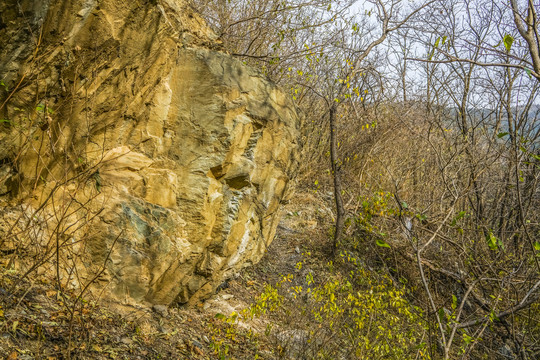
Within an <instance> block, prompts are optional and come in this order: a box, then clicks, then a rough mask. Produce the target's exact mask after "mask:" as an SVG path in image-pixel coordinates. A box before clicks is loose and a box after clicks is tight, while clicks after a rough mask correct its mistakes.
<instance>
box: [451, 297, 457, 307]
mask: <svg viewBox="0 0 540 360" xmlns="http://www.w3.org/2000/svg"><path fill="white" fill-rule="evenodd" d="M456 308H457V297H456V295H452V309H454V310H455V309H456Z"/></svg>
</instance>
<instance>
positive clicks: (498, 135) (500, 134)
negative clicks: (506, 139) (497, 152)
mask: <svg viewBox="0 0 540 360" xmlns="http://www.w3.org/2000/svg"><path fill="white" fill-rule="evenodd" d="M506 135H508V133H507V132H500V133H498V134H497V137H498V138H499V139H500V138H502V137H503V136H506Z"/></svg>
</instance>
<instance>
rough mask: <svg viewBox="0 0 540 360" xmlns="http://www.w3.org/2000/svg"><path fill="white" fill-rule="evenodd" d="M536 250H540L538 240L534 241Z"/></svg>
mask: <svg viewBox="0 0 540 360" xmlns="http://www.w3.org/2000/svg"><path fill="white" fill-rule="evenodd" d="M534 250H536V251H540V242H538V241H536V242H535V243H534Z"/></svg>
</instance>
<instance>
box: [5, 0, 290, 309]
mask: <svg viewBox="0 0 540 360" xmlns="http://www.w3.org/2000/svg"><path fill="white" fill-rule="evenodd" d="M18 4H19V5H18ZM0 80H2V84H3V85H2V88H1V89H0V106H1V109H0V119H1V120H2V123H0V202H1V203H2V204H1V206H2V207H3V210H2V213H1V218H0V221H1V222H2V226H0V236H3V238H4V240H3V241H2V242H1V243H0V248H1V247H2V246H3V247H4V248H8V247H11V248H10V249H11V250H10V253H11V252H14V253H16V254H27V256H26V258H25V257H24V256H23V255H20V256H18V258H17V261H15V262H12V263H16V264H18V265H17V266H19V267H20V268H24V269H31V268H32V266H34V267H35V269H36V271H37V270H38V269H48V270H47V271H52V272H54V271H55V270H54V269H55V268H56V265H57V264H56V260H55V259H56V256H55V252H56V251H57V250H58V251H59V252H60V254H59V256H58V261H59V263H60V264H58V265H59V266H58V269H59V270H58V271H57V272H58V274H56V275H57V278H58V279H60V283H61V286H73V287H79V288H84V286H85V285H86V284H89V283H90V284H91V285H90V287H89V289H90V290H91V291H92V293H93V294H96V295H99V296H105V297H107V298H110V299H116V300H120V301H125V302H127V303H153V304H170V303H173V302H175V301H178V302H180V303H186V302H195V301H198V300H199V299H201V298H204V297H206V296H207V295H209V294H210V293H211V292H212V291H213V290H214V289H215V288H216V287H217V286H218V285H219V284H220V283H221V282H222V281H223V279H224V278H226V277H229V276H231V275H232V274H233V273H234V272H236V271H238V270H239V269H240V268H242V267H244V266H246V265H249V264H251V263H254V262H256V261H258V260H259V259H260V257H261V256H262V255H263V253H264V251H265V248H266V247H267V246H268V244H269V243H270V242H271V241H272V238H273V237H274V234H275V230H276V227H277V223H278V220H279V204H280V201H281V200H282V199H283V197H284V196H285V193H286V191H287V186H288V183H289V180H290V179H291V177H292V176H293V173H294V171H295V169H296V165H297V159H296V157H297V152H298V151H297V150H298V149H297V148H298V144H297V140H298V134H299V132H298V129H299V125H300V124H299V122H300V120H299V116H298V114H297V113H296V110H295V108H294V106H293V104H292V102H291V101H290V100H289V99H288V97H287V96H286V95H285V94H284V93H283V92H282V91H280V90H279V89H278V88H277V87H276V86H275V85H274V84H273V83H271V82H270V81H268V80H267V79H265V78H264V76H262V75H261V74H259V73H258V72H257V71H256V70H254V69H251V68H249V67H247V66H245V65H244V64H242V63H241V62H240V61H237V60H235V59H233V58H232V57H231V56H229V55H227V54H226V53H224V52H222V51H220V49H219V41H218V39H217V38H216V36H215V35H214V34H213V33H212V32H211V31H210V30H209V29H208V28H207V27H206V26H205V24H204V22H203V21H202V20H201V19H200V18H199V17H198V16H197V15H196V14H194V13H192V11H191V10H190V9H189V8H188V7H187V6H186V4H185V3H184V2H183V1H180V0H157V1H143V0H134V1H122V0H108V1H98V0H26V1H25V0H22V1H15V0H6V1H3V2H2V4H0ZM17 214H18V215H17ZM29 229H34V230H33V231H32V234H30V232H29ZM35 229H39V231H35ZM14 234H18V235H16V236H15V235H14ZM13 248H16V249H17V250H16V251H13Z"/></svg>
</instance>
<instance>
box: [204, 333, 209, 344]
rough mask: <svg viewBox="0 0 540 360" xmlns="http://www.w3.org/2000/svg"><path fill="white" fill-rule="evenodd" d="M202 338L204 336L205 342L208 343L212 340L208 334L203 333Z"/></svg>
mask: <svg viewBox="0 0 540 360" xmlns="http://www.w3.org/2000/svg"><path fill="white" fill-rule="evenodd" d="M202 338H203V340H204V342H206V343H209V342H210V340H209V339H208V336H206V335H203V337H202Z"/></svg>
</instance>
